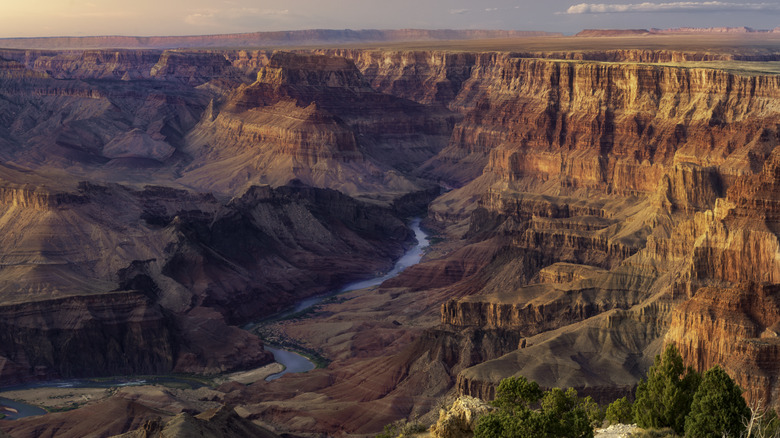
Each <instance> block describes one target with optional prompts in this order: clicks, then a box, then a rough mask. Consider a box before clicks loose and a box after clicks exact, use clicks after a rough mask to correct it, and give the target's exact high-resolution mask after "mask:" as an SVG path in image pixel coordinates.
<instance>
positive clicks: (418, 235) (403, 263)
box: [265, 218, 429, 381]
mask: <svg viewBox="0 0 780 438" xmlns="http://www.w3.org/2000/svg"><path fill="white" fill-rule="evenodd" d="M421 221H422V220H421V219H419V218H415V219H414V220H412V222H411V223H410V224H409V227H410V228H411V229H412V231H414V237H415V239H417V243H416V244H415V245H414V246H413V247H411V248H410V249H408V250H407V251H406V252H405V253H404V255H402V256H401V258H400V259H398V260H397V261H396V262H395V266H393V269H392V270H390V271H389V272H388V273H386V274H384V275H382V276H379V277H374V278H370V279H368V280H361V281H356V282H354V283H349V284H347V285H346V286H344V287H342V288H341V289H337V290H335V291H332V292H328V293H325V294H322V295H317V296H316V297H311V298H307V299H305V300H301V301H300V302H299V303H298V304H297V305H296V306H295V307H293V308H291V309H289V310H286V311H283V312H280V313H278V314H276V315H274V316H273V317H272V318H271V319H274V320H278V319H284V318H287V317H289V316H291V315H294V314H296V313H298V312H302V311H304V310H306V309H309V308H311V307H313V306H316V305H317V304H320V303H321V302H323V301H325V300H326V299H327V298H330V297H332V296H334V295H338V294H341V293H344V292H349V291H353V290H358V289H365V288H367V287H372V286H378V285H380V284H382V283H384V282H385V281H386V280H389V279H391V278H393V277H395V276H396V275H398V274H400V273H401V272H402V271H403V270H404V269H406V268H408V267H409V266H412V265H416V264H417V263H420V260H421V259H422V256H423V253H424V251H425V248H426V247H427V246H428V245H429V242H428V235H427V234H425V232H424V231H423V230H422V229H421V228H420V222H421ZM265 349H266V350H268V351H270V352H271V353H273V355H274V360H276V361H277V362H279V363H280V364H282V365H284V367H285V368H284V370H283V371H282V372H280V373H277V374H273V375H271V376H268V377H267V378H266V379H265V380H269V381H270V380H275V379H278V378H279V377H282V376H283V375H285V374H287V373H303V372H306V371H310V370H313V369H314V368H315V365H314V363H312V362H311V361H310V360H309V359H308V358H306V357H304V356H302V355H300V354H298V353H295V352H293V351H289V350H284V349H281V348H272V347H265Z"/></svg>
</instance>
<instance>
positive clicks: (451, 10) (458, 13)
mask: <svg viewBox="0 0 780 438" xmlns="http://www.w3.org/2000/svg"><path fill="white" fill-rule="evenodd" d="M468 11H469V10H468V9H450V14H453V15H460V14H465V13H467V12H468Z"/></svg>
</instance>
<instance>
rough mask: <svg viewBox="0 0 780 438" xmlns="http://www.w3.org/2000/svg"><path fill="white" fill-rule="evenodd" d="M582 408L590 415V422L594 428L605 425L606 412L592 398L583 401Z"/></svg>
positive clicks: (588, 397)
mask: <svg viewBox="0 0 780 438" xmlns="http://www.w3.org/2000/svg"><path fill="white" fill-rule="evenodd" d="M581 406H582V408H583V409H585V412H586V413H587V414H588V421H589V422H590V425H591V426H592V427H600V426H601V425H602V424H604V416H605V415H606V412H605V410H604V408H602V407H601V406H599V404H598V403H596V401H595V400H593V398H592V397H591V396H587V397H585V398H583V399H582V402H581Z"/></svg>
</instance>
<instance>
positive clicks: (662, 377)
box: [634, 344, 701, 434]
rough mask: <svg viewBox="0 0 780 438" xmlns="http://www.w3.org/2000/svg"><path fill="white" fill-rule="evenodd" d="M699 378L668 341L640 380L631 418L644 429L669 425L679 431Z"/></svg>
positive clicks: (682, 426)
mask: <svg viewBox="0 0 780 438" xmlns="http://www.w3.org/2000/svg"><path fill="white" fill-rule="evenodd" d="M700 381H701V376H700V375H699V373H697V372H696V371H694V370H693V369H692V368H691V367H687V368H686V367H685V366H684V365H683V361H682V357H681V356H680V353H679V351H677V348H676V347H675V346H674V345H673V344H669V345H668V346H667V347H666V349H665V350H664V352H663V354H662V355H661V356H656V357H655V361H654V363H653V366H651V367H650V370H649V371H648V372H647V380H644V379H642V380H640V381H639V386H638V387H637V389H636V401H635V402H634V420H636V422H637V424H638V425H639V426H640V427H643V428H645V429H648V428H653V429H660V428H664V427H671V428H672V429H674V431H675V432H677V433H678V434H682V433H683V430H684V429H685V417H686V416H687V415H688V412H690V409H691V403H692V402H693V395H694V394H695V393H696V389H697V388H698V387H699V382H700Z"/></svg>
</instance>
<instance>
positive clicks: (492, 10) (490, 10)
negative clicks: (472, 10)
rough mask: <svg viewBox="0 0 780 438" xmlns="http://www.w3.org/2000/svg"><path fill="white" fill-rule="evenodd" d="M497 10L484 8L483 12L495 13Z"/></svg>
mask: <svg viewBox="0 0 780 438" xmlns="http://www.w3.org/2000/svg"><path fill="white" fill-rule="evenodd" d="M497 10H498V8H485V12H494V11H497Z"/></svg>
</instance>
